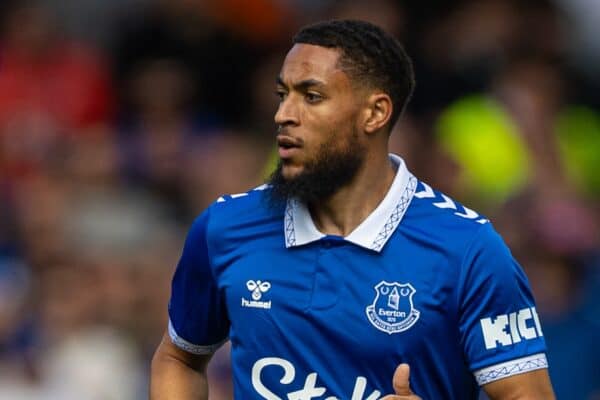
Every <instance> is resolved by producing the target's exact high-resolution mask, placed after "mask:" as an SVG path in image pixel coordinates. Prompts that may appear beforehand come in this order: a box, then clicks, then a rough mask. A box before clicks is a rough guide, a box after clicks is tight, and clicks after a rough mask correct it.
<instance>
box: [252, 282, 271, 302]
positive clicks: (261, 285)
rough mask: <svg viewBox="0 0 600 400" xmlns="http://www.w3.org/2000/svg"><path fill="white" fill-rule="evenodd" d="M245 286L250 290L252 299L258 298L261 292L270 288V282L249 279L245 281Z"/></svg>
mask: <svg viewBox="0 0 600 400" xmlns="http://www.w3.org/2000/svg"><path fill="white" fill-rule="evenodd" d="M246 287H247V288H248V290H249V291H251V292H252V298H253V299H254V300H260V298H261V296H262V294H263V293H265V292H266V291H267V290H269V289H271V284H270V283H269V282H262V281H256V282H254V281H253V280H249V281H248V282H246Z"/></svg>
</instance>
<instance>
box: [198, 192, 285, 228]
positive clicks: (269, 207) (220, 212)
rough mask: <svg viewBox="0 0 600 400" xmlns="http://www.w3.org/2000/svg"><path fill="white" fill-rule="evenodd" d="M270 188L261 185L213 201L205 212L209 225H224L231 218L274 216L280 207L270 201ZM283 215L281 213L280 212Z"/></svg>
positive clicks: (282, 207)
mask: <svg viewBox="0 0 600 400" xmlns="http://www.w3.org/2000/svg"><path fill="white" fill-rule="evenodd" d="M270 191H271V188H270V186H269V185H261V186H258V187H255V188H253V189H251V190H249V191H247V192H241V193H233V194H224V195H222V196H220V197H219V198H218V199H217V200H215V201H214V202H213V203H212V204H211V205H210V206H209V207H208V208H207V210H206V211H205V212H207V213H209V214H210V221H211V224H213V223H215V222H217V223H218V222H220V223H226V222H227V221H228V220H230V219H232V218H242V219H244V218H249V217H251V216H257V215H272V214H276V213H277V212H278V211H280V210H279V209H280V208H281V210H283V209H284V208H285V204H283V205H282V206H279V205H274V204H273V203H272V202H271V200H270V196H269V194H270ZM281 212H282V213H283V211H281Z"/></svg>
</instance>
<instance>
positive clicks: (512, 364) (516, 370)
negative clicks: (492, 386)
mask: <svg viewBox="0 0 600 400" xmlns="http://www.w3.org/2000/svg"><path fill="white" fill-rule="evenodd" d="M542 368H548V360H547V359H546V354H544V353H538V354H534V355H532V356H527V357H523V358H517V359H516V360H510V361H506V362H503V363H500V364H496V365H492V366H489V367H485V368H482V369H480V370H477V371H475V372H474V373H473V374H474V375H475V379H476V380H477V383H478V384H479V386H483V385H485V384H487V383H490V382H493V381H497V380H498V379H503V378H508V377H509V376H513V375H518V374H522V373H525V372H529V371H534V370H536V369H542Z"/></svg>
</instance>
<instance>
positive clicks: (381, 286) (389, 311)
mask: <svg viewBox="0 0 600 400" xmlns="http://www.w3.org/2000/svg"><path fill="white" fill-rule="evenodd" d="M374 289H375V293H376V295H375V299H374V300H373V303H371V305H369V306H368V307H367V308H366V309H365V312H366V314H367V317H368V318H369V321H370V322H371V324H372V325H373V326H374V327H375V328H377V329H379V330H380V331H383V332H386V333H388V334H390V335H391V334H392V333H399V332H404V331H405V330H407V329H409V328H410V327H412V326H413V325H414V324H415V323H416V322H417V320H418V319H419V315H420V314H421V313H420V312H419V311H418V310H417V309H415V307H414V305H413V299H412V298H413V295H414V294H415V293H416V290H415V288H414V287H413V286H412V285H411V284H410V283H398V282H391V283H390V282H386V281H381V282H379V283H378V284H377V285H375V287H374Z"/></svg>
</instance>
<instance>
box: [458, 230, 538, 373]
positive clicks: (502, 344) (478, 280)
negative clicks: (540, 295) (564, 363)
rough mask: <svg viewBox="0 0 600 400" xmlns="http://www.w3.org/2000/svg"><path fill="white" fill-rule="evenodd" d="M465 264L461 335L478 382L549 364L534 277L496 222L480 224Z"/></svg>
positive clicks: (460, 323) (464, 349)
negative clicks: (532, 286)
mask: <svg viewBox="0 0 600 400" xmlns="http://www.w3.org/2000/svg"><path fill="white" fill-rule="evenodd" d="M462 268H463V269H462V272H461V275H462V276H461V282H460V286H459V313H460V314H459V330H460V338H461V344H462V347H463V351H464V354H465V357H466V360H467V363H468V366H469V368H470V369H471V371H473V374H474V375H475V378H476V380H477V382H478V384H479V385H485V384H487V383H489V382H492V381H495V380H498V379H502V378H506V377H509V376H512V375H516V374H520V373H524V372H528V371H533V370H536V369H540V368H547V366H548V364H547V361H546V355H545V351H546V345H545V342H544V338H543V333H542V328H541V326H540V321H539V317H538V314H537V312H536V309H535V303H534V300H533V295H532V293H531V289H530V287H529V282H528V281H527V277H526V276H525V273H524V272H523V270H522V269H521V267H520V266H519V264H518V263H517V262H516V261H515V259H514V258H513V257H512V255H511V253H510V251H509V249H508V247H507V246H506V245H505V244H504V241H503V240H502V238H501V237H500V236H499V235H498V234H497V233H496V231H495V230H494V229H493V228H492V226H491V224H489V223H488V224H485V225H484V226H482V227H481V228H480V231H479V232H478V234H477V237H476V238H475V239H474V241H473V242H472V243H471V245H470V247H469V249H468V250H467V253H466V254H465V257H464V260H463V266H462Z"/></svg>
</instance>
